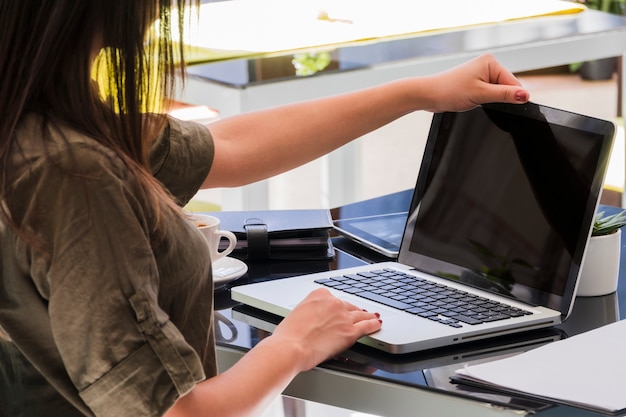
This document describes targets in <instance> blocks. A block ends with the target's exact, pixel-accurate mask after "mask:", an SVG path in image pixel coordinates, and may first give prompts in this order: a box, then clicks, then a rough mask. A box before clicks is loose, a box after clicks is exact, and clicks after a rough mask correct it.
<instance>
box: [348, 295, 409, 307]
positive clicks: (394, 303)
mask: <svg viewBox="0 0 626 417" xmlns="http://www.w3.org/2000/svg"><path fill="white" fill-rule="evenodd" d="M357 295H358V296H359V297H363V298H366V299H368V300H371V301H376V302H378V303H381V304H385V305H387V306H390V307H394V308H397V309H399V310H407V309H409V308H413V306H412V305H411V304H407V303H404V302H402V301H396V300H393V299H391V298H388V297H384V296H382V295H379V294H374V293H372V292H369V291H364V292H361V293H358V294H357Z"/></svg>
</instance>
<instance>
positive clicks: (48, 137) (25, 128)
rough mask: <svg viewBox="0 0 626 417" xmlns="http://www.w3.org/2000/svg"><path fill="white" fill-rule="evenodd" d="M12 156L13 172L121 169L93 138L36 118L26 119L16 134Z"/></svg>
mask: <svg viewBox="0 0 626 417" xmlns="http://www.w3.org/2000/svg"><path fill="white" fill-rule="evenodd" d="M16 135H17V137H16V144H17V147H15V149H14V152H13V154H12V156H13V158H12V160H13V161H14V164H15V166H16V169H19V167H20V166H24V167H30V168H29V169H30V171H31V172H32V170H33V169H36V168H37V167H40V166H45V165H55V166H57V167H58V168H61V169H64V170H68V171H73V170H77V171H80V172H84V171H90V170H94V169H98V170H101V169H102V168H103V167H106V168H108V169H111V170H120V169H124V164H123V163H122V158H121V157H120V156H119V155H117V154H116V152H115V151H113V150H112V149H111V148H109V147H107V146H105V145H104V144H102V143H100V142H99V141H98V140H96V139H95V138H93V137H90V136H89V135H87V134H85V133H82V132H79V131H78V130H76V129H73V128H71V127H70V126H67V125H63V124H54V125H53V124H50V123H45V122H44V121H43V119H42V118H41V117H40V116H37V115H33V114H31V115H28V116H26V117H25V118H24V119H23V121H22V123H21V124H20V126H19V127H18V129H17V131H16Z"/></svg>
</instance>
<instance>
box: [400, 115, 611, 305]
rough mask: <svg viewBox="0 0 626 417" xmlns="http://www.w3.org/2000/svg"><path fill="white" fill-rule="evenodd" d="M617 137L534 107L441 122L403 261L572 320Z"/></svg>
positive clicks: (605, 128) (604, 127)
mask: <svg viewBox="0 0 626 417" xmlns="http://www.w3.org/2000/svg"><path fill="white" fill-rule="evenodd" d="M613 135H614V125H613V124H612V123H610V122H607V121H603V120H598V119H594V118H590V117H586V116H582V115H577V114H573V113H569V112H564V111H562V110H557V109H553V108H548V107H545V106H540V105H537V104H532V103H529V104H525V105H505V104H490V105H484V106H480V107H477V108H475V109H473V110H471V111H468V112H463V113H440V114H436V115H434V119H433V123H432V127H431V131H430V133H429V138H428V142H427V145H426V152H425V155H424V158H423V160H422V166H421V168H420V173H419V177H418V181H417V187H416V192H415V194H414V197H413V201H412V202H411V208H410V210H409V218H408V223H407V228H406V232H405V234H404V237H403V242H402V248H401V253H400V258H399V260H400V262H402V263H405V264H408V265H411V266H413V267H415V268H416V269H418V270H422V271H424V272H427V273H430V274H434V275H437V276H441V277H445V278H449V279H453V280H458V281H462V282H463V283H466V284H470V285H472V286H476V287H480V288H482V289H488V290H490V291H493V292H497V293H499V294H504V295H506V296H509V297H512V298H515V299H519V300H522V301H524V302H528V303H531V304H535V305H543V306H547V307H550V308H553V309H556V310H561V311H562V312H563V313H564V314H566V313H567V309H568V308H569V304H570V301H571V299H572V297H573V296H574V290H575V283H576V279H577V277H578V271H579V269H580V263H581V259H582V255H583V252H584V248H585V244H586V241H587V239H588V236H589V233H590V230H591V225H592V222H593V216H594V213H595V210H596V207H597V204H598V199H599V194H600V191H601V189H602V182H603V179H604V175H605V172H606V167H607V163H608V158H609V153H610V147H611V144H612V139H613ZM564 310H565V311H564Z"/></svg>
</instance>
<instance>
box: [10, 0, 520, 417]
mask: <svg viewBox="0 0 626 417" xmlns="http://www.w3.org/2000/svg"><path fill="white" fill-rule="evenodd" d="M186 3H187V2H186V1H184V0H177V1H175V2H174V3H173V4H170V2H169V1H167V0H132V1H131V0H116V1H111V0H90V1H82V2H81V1H78V2H77V1H76V0H47V1H43V2H42V1H40V0H20V1H9V0H0V97H2V100H1V101H0V114H2V123H0V156H1V158H2V159H1V161H2V162H1V166H0V168H1V169H0V172H1V173H0V176H1V177H0V179H1V182H0V195H1V198H2V204H1V205H0V214H1V217H0V220H1V224H2V227H1V228H0V241H1V250H2V253H1V256H2V258H1V259H2V261H1V262H2V270H1V271H2V272H1V275H0V326H2V328H3V329H4V331H5V332H6V335H7V337H5V342H3V345H5V344H8V346H9V347H8V348H6V349H3V352H5V353H4V354H3V355H0V357H6V356H7V354H8V355H9V356H11V357H13V358H15V361H14V363H25V364H27V367H26V368H28V369H27V370H26V371H24V372H23V373H22V374H21V376H19V377H15V376H14V377H13V379H12V381H16V380H20V381H21V384H22V386H23V387H24V388H23V389H22V398H28V396H29V395H30V394H29V392H30V391H29V390H30V389H31V388H33V387H34V386H35V385H36V386H38V387H40V388H41V390H42V392H43V393H44V394H41V395H40V396H38V397H36V398H37V399H42V398H45V400H39V401H38V400H34V402H33V401H28V402H27V403H26V404H24V403H23V402H22V403H20V402H19V401H16V399H19V397H20V395H17V394H12V398H11V401H10V402H8V403H4V402H3V403H0V415H1V414H3V413H8V412H12V413H14V414H12V415H16V414H15V413H17V414H18V415H19V414H20V413H22V414H28V413H29V412H30V413H33V414H35V415H37V414H38V415H63V416H71V415H90V416H91V415H96V416H116V417H120V416H144V415H145V416H148V415H150V416H152V415H166V416H168V417H178V416H196V417H198V416H205V415H206V416H209V415H218V416H221V417H224V416H230V415H250V416H254V415H258V414H259V412H260V410H262V409H263V407H265V406H266V405H267V404H268V402H269V401H271V400H272V399H273V398H274V397H275V396H276V395H278V394H279V393H280V392H281V391H282V390H283V389H284V387H285V386H286V385H287V384H288V383H289V382H290V380H291V379H292V378H293V377H294V376H295V375H296V374H297V373H298V372H301V371H303V370H307V369H310V368H312V367H314V366H316V365H317V364H318V363H320V362H322V361H324V360H325V359H327V358H329V357H331V356H332V355H334V354H336V353H338V352H340V351H342V350H344V349H346V348H347V347H349V346H350V345H352V344H353V343H354V342H355V341H356V340H357V339H358V338H359V337H361V336H363V335H365V334H369V333H372V332H375V331H377V330H379V329H380V327H381V319H380V318H379V317H378V315H377V314H376V313H375V312H365V311H362V310H360V309H359V308H358V307H357V306H353V305H349V304H347V303H345V302H342V301H340V300H338V299H336V298H334V297H332V296H331V295H330V294H329V293H328V292H327V291H325V290H318V291H316V292H314V293H312V294H311V295H310V296H309V297H308V298H306V299H305V300H304V301H303V302H302V303H301V305H300V306H298V307H297V308H296V309H295V310H294V311H293V313H292V314H291V315H290V316H289V317H288V318H286V319H285V320H284V321H283V322H282V323H281V325H280V326H278V328H277V329H276V331H275V332H274V334H273V335H272V336H270V337H268V338H266V339H264V340H263V341H262V342H261V343H259V345H258V346H256V347H255V348H254V349H252V350H251V351H250V352H249V353H248V354H247V355H246V356H245V357H244V358H243V359H242V360H241V361H239V362H238V363H237V364H236V365H235V366H234V367H232V368H231V369H229V370H228V371H226V372H224V373H223V374H219V375H216V369H215V342H214V338H213V331H212V311H211V310H212V294H213V292H212V281H211V263H210V260H209V259H208V256H207V252H206V245H203V244H202V236H201V235H200V234H199V233H198V231H197V230H195V228H194V227H193V226H192V225H191V223H190V222H189V221H188V220H187V219H186V218H185V215H184V213H182V211H181V209H180V206H182V205H184V204H185V203H186V201H188V200H189V198H191V196H193V195H194V194H195V193H196V191H197V190H198V188H200V187H233V186H239V185H242V184H247V183H250V182H253V181H257V180H260V179H263V178H267V177H269V176H272V175H275V174H278V173H280V172H284V171H286V170H288V169H291V168H293V167H296V166H299V165H301V164H303V163H305V162H308V161H310V160H312V159H315V158H317V157H319V156H321V155H324V154H326V153H328V152H330V151H332V150H333V149H336V148H337V147H339V146H341V145H343V144H345V143H347V142H349V141H351V140H353V139H355V138H357V137H359V136H361V135H363V134H365V133H367V132H370V131H372V130H374V129H376V128H378V127H380V126H383V125H385V124H386V123H389V122H391V121H393V120H395V119H397V118H398V117H400V116H402V115H405V114H407V113H410V112H413V111H416V110H428V111H433V112H438V111H444V110H453V111H460V110H466V109H470V108H472V107H474V106H476V105H478V104H480V103H483V102H493V101H501V102H509V103H524V102H526V101H527V100H528V97H529V94H528V92H527V91H526V90H525V89H523V88H521V87H520V85H519V83H518V81H517V80H516V79H515V77H514V76H513V75H512V74H511V73H510V72H508V71H507V70H506V69H504V68H503V67H502V66H501V65H500V64H499V63H498V62H496V60H495V59H494V58H493V57H491V56H483V57H480V58H478V59H475V60H473V61H470V62H469V63H467V64H465V65H463V66H460V67H458V68H455V69H452V70H450V71H448V72H445V73H441V74H438V75H434V76H430V77H422V78H409V79H403V80H397V81H395V82H391V83H388V84H385V85H381V86H375V87H372V88H369V89H367V90H363V91H358V92H354V93H350V94H345V95H340V96H336V97H329V98H324V99H321V100H316V101H312V102H306V103H300V104H294V105H289V106H285V107H280V108H275V109H270V110H265V111H260V112H256V113H250V114H245V115H240V116H236V117H232V118H229V119H224V120H221V121H218V122H215V123H213V124H211V125H210V127H209V129H207V128H206V127H204V126H200V125H197V124H194V123H189V122H181V121H177V120H174V119H171V118H168V117H166V116H164V115H159V114H156V113H151V114H146V113H145V109H146V108H148V107H149V106H153V105H154V103H157V102H158V99H159V94H164V95H165V96H167V95H168V94H169V93H170V92H171V88H172V80H173V74H174V71H175V69H176V66H175V64H174V62H175V57H176V56H177V54H179V53H180V54H182V50H181V49H179V46H180V45H176V44H174V43H173V42H172V41H171V39H172V34H171V33H169V32H168V28H169V27H170V25H169V21H170V19H171V18H172V17H171V16H170V14H172V15H173V16H174V18H175V17H176V13H175V12H173V10H178V11H182V10H184V9H185V7H184V6H188V5H187V4H186ZM156 17H160V20H159V22H160V23H159V31H160V34H161V35H160V38H159V39H158V40H157V39H155V38H154V36H152V35H153V32H155V31H153V30H151V27H152V24H153V22H154V19H155V18H156ZM98 55H100V57H101V58H102V57H104V61H99V62H104V64H102V65H104V66H103V67H104V68H106V70H107V71H106V72H105V73H107V74H109V75H110V81H109V82H108V83H105V85H104V87H102V86H100V87H97V86H96V85H95V84H94V82H93V80H92V78H91V74H92V70H93V65H94V60H95V58H96V57H97V56H98ZM155 56H158V57H159V60H158V65H149V63H150V62H152V61H153V60H152V57H155ZM155 79H159V80H162V83H161V84H160V85H158V86H155V85H154V84H152V83H151V82H146V81H145V80H155ZM101 91H106V92H107V94H106V95H103V94H102V93H101ZM155 91H157V92H158V94H157V93H155ZM287 124H288V125H289V128H288V129H285V125H287ZM242 161H245V164H242ZM242 167H245V169H242ZM383 319H384V318H383ZM7 369H8V368H7ZM5 373H6V374H7V375H8V374H10V375H14V374H15V373H14V372H5ZM242 387H245V395H241V389H242ZM16 389H17V388H16ZM234 396H236V398H238V401H232V398H233V397H234ZM1 404H10V406H11V407H13V408H12V410H11V411H8V407H9V406H7V405H5V406H4V407H5V408H4V409H2V407H3V406H2V405H1Z"/></svg>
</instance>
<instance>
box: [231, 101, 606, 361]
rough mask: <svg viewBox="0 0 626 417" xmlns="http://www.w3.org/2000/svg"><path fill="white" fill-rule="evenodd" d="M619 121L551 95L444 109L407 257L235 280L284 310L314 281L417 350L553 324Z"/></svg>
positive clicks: (437, 118)
mask: <svg viewBox="0 0 626 417" xmlns="http://www.w3.org/2000/svg"><path fill="white" fill-rule="evenodd" d="M614 133H615V127H614V125H613V123H611V122H608V121H604V120H599V119H595V118H592V117H588V116H584V115H580V114H574V113H571V112H567V111H563V110H559V109H555V108H550V107H547V106H542V105H539V104H535V103H528V104H524V105H509V104H489V105H483V106H479V107H477V108H475V109H473V110H471V111H467V112H460V113H452V112H448V113H438V114H435V115H434V116H433V120H432V124H431V129H430V132H429V136H428V139H427V143H426V149H425V153H424V157H423V158H422V164H421V168H420V171H419V175H418V179H417V184H416V187H415V190H414V192H413V198H412V201H411V206H410V209H409V213H408V220H407V223H406V227H405V230H404V234H403V238H402V243H401V247H400V254H399V257H398V261H397V262H384V263H376V264H371V265H364V266H361V267H356V268H348V269H343V270H336V271H330V272H324V273H320V274H311V275H304V276H298V277H292V278H286V279H282V280H276V281H267V282H263V283H257V284H249V285H243V286H237V287H234V288H232V298H233V299H234V300H235V301H239V302H242V303H244V304H247V305H250V306H252V307H256V308H259V309H261V310H265V311H268V312H271V313H274V314H277V315H279V316H285V315H286V314H288V313H289V311H291V310H292V309H293V308H294V307H295V306H296V304H297V303H298V302H299V301H301V300H302V299H303V298H304V297H305V296H306V295H307V294H308V293H309V292H311V291H312V290H314V289H316V288H319V287H322V286H325V287H327V288H329V289H330V291H331V292H332V293H333V294H335V295H336V296H337V297H340V298H342V299H345V300H347V301H349V302H351V303H353V304H355V305H357V306H359V307H361V308H363V309H366V310H368V311H372V312H374V311H376V312H379V313H380V314H381V318H382V320H383V327H382V329H381V330H380V331H378V332H376V333H374V334H372V335H369V336H365V337H363V338H361V339H360V340H359V342H361V343H364V344H366V345H369V346H372V347H374V348H377V349H381V350H383V351H386V352H390V353H407V352H415V351H420V350H426V349H431V348H437V347H441V346H449V345H454V344H458V343H463V342H468V341H473V340H479V339H483V338H488V337H494V336H499V335H504V334H508V333H514V332H521V331H526V330H531V329H537V328H542V327H548V326H553V325H556V324H558V323H560V322H561V321H563V320H564V319H565V318H566V317H567V316H568V315H569V313H570V311H571V308H572V303H573V301H574V298H575V292H576V285H577V281H578V274H579V270H580V265H581V263H582V260H583V255H584V252H585V248H586V243H587V240H588V238H589V235H590V233H591V226H592V222H593V217H594V214H595V211H596V208H597V205H598V200H599V195H600V192H601V189H602V183H603V180H604V175H605V172H606V168H607V164H608V158H609V154H610V150H611V145H612V142H613V137H614Z"/></svg>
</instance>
